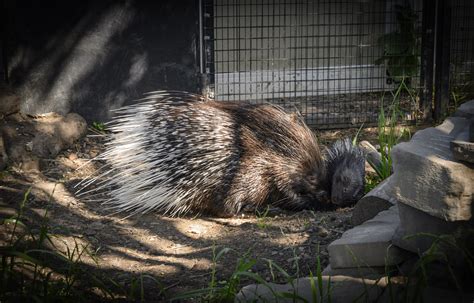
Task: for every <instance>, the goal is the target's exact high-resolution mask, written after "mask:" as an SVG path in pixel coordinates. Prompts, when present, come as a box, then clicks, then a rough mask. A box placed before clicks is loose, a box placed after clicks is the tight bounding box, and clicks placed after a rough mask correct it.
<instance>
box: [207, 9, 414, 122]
mask: <svg viewBox="0 0 474 303" xmlns="http://www.w3.org/2000/svg"><path fill="white" fill-rule="evenodd" d="M403 3H406V1H383V0H359V1H341V0H335V1H328V0H327V1H324V0H214V1H207V2H206V6H205V9H204V10H205V12H206V16H207V17H208V18H211V19H212V22H211V23H207V26H206V28H205V33H206V34H205V35H206V38H207V39H206V42H207V43H206V44H207V45H206V46H207V48H206V50H207V52H208V54H211V56H208V57H207V62H206V67H207V68H206V71H207V72H208V73H210V74H212V77H211V78H212V79H213V80H212V81H213V90H214V97H215V99H217V100H222V101H227V100H246V101H250V102H256V103H263V102H271V103H275V104H279V105H281V106H283V107H285V108H287V109H289V110H293V111H298V112H300V113H301V114H302V115H303V116H304V117H305V119H306V122H307V123H308V124H310V125H312V126H315V127H318V128H338V127H345V126H357V125H360V124H361V123H366V124H370V123H374V122H376V121H377V117H378V113H379V111H380V106H381V102H382V100H383V99H384V100H391V99H392V95H391V92H393V91H394V90H395V89H396V88H397V85H399V83H400V79H402V78H403V79H404V82H405V84H406V85H407V86H409V87H411V88H416V87H417V86H418V83H419V80H418V75H419V44H420V43H419V42H420V41H419V40H420V39H419V38H418V37H419V36H420V35H419V32H418V30H419V28H421V26H420V20H421V7H420V3H421V2H420V1H414V2H411V4H408V5H405V6H404V5H402V4H403ZM410 35H411V36H410ZM412 38H413V39H412ZM410 43H411V45H410ZM401 48H403V49H401ZM406 49H409V51H410V52H411V53H410V57H409V58H408V56H407V54H406V52H407V51H406ZM410 60H411V61H410ZM402 74H403V75H402ZM411 95H412V96H411V97H410V98H409V99H410V102H408V109H407V110H406V112H407V113H411V112H412V111H413V108H412V107H413V106H415V105H416V104H415V103H416V98H417V97H416V96H415V95H413V94H411ZM412 118H413V116H409V117H408V119H412Z"/></svg>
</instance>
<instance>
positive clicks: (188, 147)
mask: <svg viewBox="0 0 474 303" xmlns="http://www.w3.org/2000/svg"><path fill="white" fill-rule="evenodd" d="M108 128H109V130H110V131H111V134H110V136H109V139H108V142H107V143H106V151H105V152H104V153H103V154H102V155H101V156H99V157H98V159H101V160H106V162H107V163H108V164H106V165H105V166H104V167H103V170H104V172H103V173H101V174H100V175H98V176H97V177H96V178H94V179H92V180H91V181H89V182H88V183H87V184H86V185H88V184H90V183H95V186H96V188H95V189H93V190H92V191H93V192H100V191H101V190H107V191H110V192H109V194H110V199H109V200H107V201H106V204H109V205H110V207H111V208H112V209H114V210H116V211H119V212H121V211H129V212H131V213H132V214H135V213H145V212H148V211H151V210H159V211H161V212H163V213H166V214H168V215H172V216H174V215H179V214H184V213H188V212H198V213H202V212H205V213H210V214H213V215H219V216H230V215H234V214H236V213H238V212H239V211H240V210H241V209H243V208H245V207H247V206H250V207H258V206H262V205H267V204H272V205H275V206H278V207H281V208H285V209H292V210H300V209H305V208H316V207H317V206H319V205H325V204H328V203H330V197H329V196H330V190H331V184H332V183H333V182H332V181H329V179H332V176H328V175H327V171H326V166H327V167H328V168H331V169H332V168H333V167H335V165H327V164H326V163H325V162H324V159H323V157H322V154H321V151H320V149H319V145H318V142H317V139H316V137H315V135H314V133H313V132H312V131H311V130H310V129H309V128H308V127H307V126H306V125H305V124H304V122H302V120H300V119H299V118H298V117H296V116H295V115H291V114H288V113H286V112H285V111H284V110H282V109H281V108H280V107H277V106H274V105H255V104H250V103H244V102H216V101H210V100H205V98H204V97H202V96H199V95H195V94H191V93H184V92H169V91H168V92H151V93H147V94H145V96H144V98H142V99H140V100H137V103H135V104H133V105H129V106H125V107H122V108H120V109H118V110H116V116H115V118H114V119H113V120H112V121H111V123H110V124H109V126H108ZM335 146H336V145H335ZM331 150H332V148H330V149H329V150H328V152H327V155H328V156H329V157H327V159H333V158H334V159H338V161H339V160H340V157H339V158H338V157H332V156H333V155H335V153H334V152H331ZM336 171H338V172H342V171H341V170H334V171H332V172H336ZM338 180H339V179H338ZM332 188H334V186H333V187H332Z"/></svg>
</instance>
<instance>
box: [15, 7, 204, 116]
mask: <svg viewBox="0 0 474 303" xmlns="http://www.w3.org/2000/svg"><path fill="white" fill-rule="evenodd" d="M6 4H7V10H8V13H7V15H8V21H7V26H8V27H7V33H8V34H7V42H8V44H7V50H8V53H7V58H8V61H7V62H8V69H9V75H10V78H11V83H12V85H13V86H14V87H15V88H16V89H17V90H18V92H19V93H20V94H21V96H22V104H21V106H22V110H23V111H24V112H26V113H30V114H39V113H45V112H51V111H56V112H60V113H66V112H70V111H74V112H78V113H80V114H82V115H83V116H84V117H85V118H86V119H87V120H89V121H103V120H106V119H107V118H108V117H109V109H113V108H117V107H119V106H121V105H122V104H124V103H126V102H130V101H131V100H133V99H135V98H138V97H139V96H140V95H141V94H142V93H143V92H146V91H151V90H160V89H177V90H187V91H192V92H196V91H199V90H200V87H199V75H198V72H199V68H198V66H197V62H198V61H197V47H196V42H197V38H198V37H197V34H198V7H197V1H194V0H174V1H170V0H166V1H139V0H135V1H112V0H109V1H77V0H76V1H59V0H58V1H51V0H49V1H33V0H31V1H26V0H19V1H18V0H6Z"/></svg>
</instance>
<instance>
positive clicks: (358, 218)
mask: <svg viewBox="0 0 474 303" xmlns="http://www.w3.org/2000/svg"><path fill="white" fill-rule="evenodd" d="M391 186H392V185H391V184H390V178H388V179H386V180H384V181H383V182H381V183H380V184H379V185H377V187H375V188H374V189H372V190H371V191H370V192H369V193H367V194H366V195H365V196H364V197H362V199H360V200H359V201H358V202H357V204H356V205H355V207H354V210H353V212H352V217H351V221H352V225H354V226H355V225H360V224H362V223H364V222H365V221H367V220H370V219H372V218H373V217H375V216H376V215H377V214H378V213H380V212H381V211H384V210H387V209H389V208H390V207H392V206H394V205H395V204H396V202H397V201H396V200H395V199H394V198H393V196H392V191H391Z"/></svg>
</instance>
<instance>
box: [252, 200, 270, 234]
mask: <svg viewBox="0 0 474 303" xmlns="http://www.w3.org/2000/svg"><path fill="white" fill-rule="evenodd" d="M269 211H270V206H268V205H267V207H266V208H265V209H264V210H263V211H259V210H258V209H256V210H255V214H256V216H257V226H258V227H259V228H260V229H266V228H267V226H268V220H269V218H268V212H269Z"/></svg>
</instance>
